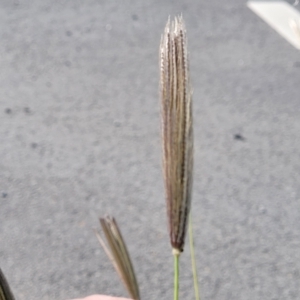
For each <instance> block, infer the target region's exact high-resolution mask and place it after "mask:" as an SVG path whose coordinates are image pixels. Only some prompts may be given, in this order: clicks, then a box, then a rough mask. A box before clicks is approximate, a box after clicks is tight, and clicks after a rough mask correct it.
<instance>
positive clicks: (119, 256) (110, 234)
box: [97, 216, 140, 300]
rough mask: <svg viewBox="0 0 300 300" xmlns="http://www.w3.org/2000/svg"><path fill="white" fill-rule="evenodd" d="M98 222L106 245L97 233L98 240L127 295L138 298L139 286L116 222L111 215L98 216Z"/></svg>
mask: <svg viewBox="0 0 300 300" xmlns="http://www.w3.org/2000/svg"><path fill="white" fill-rule="evenodd" d="M100 224H101V226H102V229H103V232H104V234H105V237H106V240H107V243H108V246H109V249H110V250H109V249H108V247H106V245H105V243H104V241H103V240H102V238H101V237H100V235H99V234H97V237H98V240H99V242H100V244H101V246H102V247H103V249H104V251H105V252H106V254H107V256H108V257H109V259H110V260H111V262H112V263H113V265H114V267H115V269H116V271H117V273H118V274H119V276H120V277H121V280H122V281H123V283H124V285H125V287H126V289H127V291H128V293H129V295H130V296H131V298H132V299H134V300H139V299H140V293H139V287H138V283H137V280H136V276H135V273H134V269H133V266H132V263H131V260H130V257H129V253H128V250H127V247H126V244H125V242H124V239H123V237H122V234H121V231H120V229H119V227H118V225H117V222H116V221H115V219H114V218H112V217H109V216H107V217H105V218H100Z"/></svg>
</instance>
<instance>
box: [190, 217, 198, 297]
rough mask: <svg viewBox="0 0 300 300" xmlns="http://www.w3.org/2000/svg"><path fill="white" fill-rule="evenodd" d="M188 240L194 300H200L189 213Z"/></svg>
mask: <svg viewBox="0 0 300 300" xmlns="http://www.w3.org/2000/svg"><path fill="white" fill-rule="evenodd" d="M189 240H190V251H191V262H192V271H193V281H194V290H195V299H196V300H200V293H199V286H198V274H197V265H196V258H195V247H194V235H193V221H192V213H191V212H190V215H189Z"/></svg>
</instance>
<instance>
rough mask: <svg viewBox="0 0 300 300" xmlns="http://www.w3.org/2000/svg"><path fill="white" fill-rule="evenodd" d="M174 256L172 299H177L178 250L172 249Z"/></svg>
mask: <svg viewBox="0 0 300 300" xmlns="http://www.w3.org/2000/svg"><path fill="white" fill-rule="evenodd" d="M173 256H174V300H178V299H179V256H180V252H179V251H178V250H177V249H173Z"/></svg>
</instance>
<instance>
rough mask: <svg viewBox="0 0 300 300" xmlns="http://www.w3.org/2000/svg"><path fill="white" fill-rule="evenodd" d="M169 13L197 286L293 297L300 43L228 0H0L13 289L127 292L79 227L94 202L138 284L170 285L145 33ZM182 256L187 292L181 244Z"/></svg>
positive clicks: (236, 294) (148, 287) (6, 243)
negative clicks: (182, 70)
mask: <svg viewBox="0 0 300 300" xmlns="http://www.w3.org/2000/svg"><path fill="white" fill-rule="evenodd" d="M180 13H182V14H183V16H184V19H185V21H186V27H187V30H188V38H189V51H190V61H191V76H192V82H193V88H194V97H193V98H194V118H195V181H194V198H193V220H194V227H195V240H196V255H197V260H198V270H199V277H200V278H199V281H200V288H201V295H202V299H204V300H205V299H210V300H214V299H218V300H225V299H228V300H229V299H230V300H250V299H251V300H253V299H261V300H263V299H265V300H275V299H280V300H281V299H286V300H287V299H299V297H300V285H299V279H300V251H299V249H300V221H299V220H300V209H299V207H300V186H299V172H300V150H299V148H300V139H299V132H300V80H299V79H300V75H299V73H300V52H299V51H297V50H296V49H295V48H293V47H292V46H291V45H289V44H288V43H287V42H286V41H285V40H283V39H282V38H281V37H280V36H279V35H278V34H277V33H276V32H274V31H273V30H272V29H271V28H269V27H268V26H267V25H266V24H265V23H264V22H263V21H262V20H260V19H259V18H258V17H257V16H256V15H254V14H253V13H252V12H251V11H250V10H249V9H248V8H247V7H246V2H245V1H240V0H227V1H223V2H222V3H221V2H220V1H216V0H210V1H204V0H199V1H198V0H197V1H196V0H186V1H158V0H150V1H138V0H133V1H100V0H99V1H96V0H85V1H79V0H66V1H54V0H42V1H41V0H30V1H29V0H27V1H26V0H24V1H21V0H20V1H17V0H15V1H10V0H4V1H1V3H0V37H1V38H0V41H1V42H0V157H1V159H0V192H1V193H0V220H1V224H0V266H1V268H2V269H3V271H4V272H5V274H6V276H7V278H8V280H9V282H10V284H11V286H12V289H13V290H14V293H15V295H16V298H17V299H18V300H25V299H26V300H28V299H30V300H40V299H44V300H47V299H52V300H53V299H62V300H65V299H70V298H72V297H79V296H84V295H88V294H93V293H106V294H114V295H120V296H126V295H127V294H126V291H125V290H124V288H123V287H122V285H121V283H120V280H119V278H118V277H117V275H116V273H115V271H114V270H113V268H112V266H111V264H110V262H109V261H108V260H107V257H106V255H105V253H104V252H103V251H102V249H101V248H100V246H99V244H98V242H97V240H96V238H95V235H94V233H93V228H95V227H99V224H98V220H97V218H98V216H101V215H104V214H106V213H111V214H113V215H114V216H115V217H116V218H117V220H118V222H119V224H120V227H121V229H122V232H123V235H124V237H125V239H126V241H127V243H128V248H129V251H130V253H131V256H132V259H133V261H134V264H135V269H136V273H137V276H138V280H139V283H140V287H141V294H142V297H143V299H171V298H172V281H173V275H172V267H173V262H172V257H171V255H170V254H171V249H170V246H169V242H168V235H167V229H166V213H165V203H164V191H163V183H162V174H161V146H160V118H159V100H158V77H159V72H158V46H159V41H160V35H161V33H162V31H163V28H164V26H165V23H166V20H167V18H168V16H169V15H171V16H173V15H174V14H180ZM181 266H182V270H181V291H180V293H181V296H182V299H193V288H192V278H191V271H190V261H189V251H188V247H187V249H186V251H185V252H184V255H183V256H182V261H181Z"/></svg>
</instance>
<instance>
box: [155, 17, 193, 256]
mask: <svg viewBox="0 0 300 300" xmlns="http://www.w3.org/2000/svg"><path fill="white" fill-rule="evenodd" d="M160 75H161V77H160V90H161V110H162V137H163V170H164V181H165V193H166V202H167V214H168V221H169V233H170V240H171V245H172V247H173V249H177V250H179V251H183V248H184V240H185V235H186V229H187V223H188V222H187V220H188V215H189V211H190V206H191V196H192V177H193V120H192V97H191V96H192V95H191V86H190V81H189V66H188V53H187V40H186V31H185V26H184V22H183V19H182V17H177V18H175V19H174V21H172V22H170V19H169V20H168V22H167V25H166V27H165V31H164V34H163V35H162V38H161V44H160Z"/></svg>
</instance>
